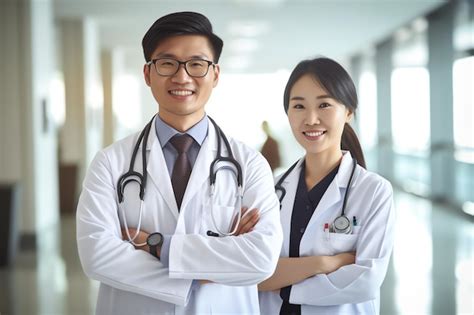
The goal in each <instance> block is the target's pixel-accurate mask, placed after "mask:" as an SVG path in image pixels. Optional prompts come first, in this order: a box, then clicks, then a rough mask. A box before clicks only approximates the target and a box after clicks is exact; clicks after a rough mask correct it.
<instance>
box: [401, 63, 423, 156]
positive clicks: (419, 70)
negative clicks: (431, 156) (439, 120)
mask: <svg viewBox="0 0 474 315" xmlns="http://www.w3.org/2000/svg"><path fill="white" fill-rule="evenodd" d="M429 93H430V90H429V74H428V70H427V69H426V68H424V67H406V68H398V69H395V70H394V71H393V73H392V131H393V141H394V150H395V151H397V152H399V153H410V154H414V155H417V154H416V153H418V155H419V154H423V153H426V152H427V150H428V148H429V140H430V103H429V97H430V96H429Z"/></svg>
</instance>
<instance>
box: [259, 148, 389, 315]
mask: <svg viewBox="0 0 474 315" xmlns="http://www.w3.org/2000/svg"><path fill="white" fill-rule="evenodd" d="M303 160H304V159H301V160H300V161H299V162H298V164H297V166H296V167H295V168H294V169H293V171H292V172H291V173H290V174H289V175H288V177H287V178H286V179H285V180H284V181H283V183H282V186H283V187H284V188H285V189H286V192H287V193H286V196H285V198H284V199H283V202H282V209H281V224H282V226H283V235H284V241H283V247H282V250H281V254H280V256H281V257H288V256H289V238H290V229H291V214H292V212H293V203H294V200H295V195H296V189H297V187H298V180H299V174H300V172H301V165H302V162H303ZM352 161H353V160H352V157H351V154H350V153H349V152H344V156H343V158H342V161H341V164H340V166H339V171H338V173H337V175H336V177H335V178H334V180H333V181H332V182H331V184H330V185H329V187H328V189H327V190H326V192H325V194H324V195H323V197H322V198H321V200H320V202H319V204H318V206H317V207H316V209H315V211H314V213H313V216H312V217H311V219H310V221H309V223H308V226H307V227H306V229H305V232H304V235H303V237H302V239H301V243H300V257H303V256H322V255H335V254H339V253H343V252H351V251H355V252H356V259H355V264H351V265H347V266H344V267H342V268H340V269H338V270H336V271H335V272H332V273H330V274H327V275H326V274H320V275H316V276H314V277H311V278H308V279H306V280H303V281H301V282H299V283H296V284H294V285H293V286H292V288H291V293H290V300H289V302H290V303H292V304H301V314H303V315H304V314H328V315H335V314H364V315H366V314H378V313H379V309H380V286H381V285H382V282H383V279H384V278H385V274H386V272H387V267H388V263H389V260H390V255H391V252H392V247H393V240H394V235H393V232H394V219H395V216H394V208H393V196H392V195H393V192H392V187H391V185H390V183H389V182H388V181H387V180H385V179H384V178H382V177H380V176H378V175H377V174H374V173H371V172H369V171H366V170H365V169H364V168H362V167H361V166H359V165H357V166H356V169H355V172H354V177H353V179H352V185H351V187H350V190H349V195H348V199H347V204H346V210H345V214H346V216H347V217H348V218H349V219H350V220H351V221H352V218H353V216H356V220H357V226H355V227H354V228H353V232H352V234H338V233H329V232H327V233H326V232H325V231H324V224H325V223H329V225H331V224H332V223H333V222H334V219H336V218H337V217H338V216H340V215H341V210H342V203H343V200H344V194H345V192H346V190H347V184H348V181H349V177H350V175H351V171H352V165H353V164H352ZM277 180H278V178H277ZM279 293H280V292H279V290H278V291H277V292H260V309H261V312H262V314H278V313H279V312H280V308H281V305H282V299H281V298H280V295H279Z"/></svg>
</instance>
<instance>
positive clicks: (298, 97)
mask: <svg viewBox="0 0 474 315" xmlns="http://www.w3.org/2000/svg"><path fill="white" fill-rule="evenodd" d="M325 98H331V99H334V97H332V96H331V95H326V94H325V95H319V96H318V97H316V99H317V100H320V99H325ZM304 100H305V98H304V97H302V96H293V97H292V98H290V101H304Z"/></svg>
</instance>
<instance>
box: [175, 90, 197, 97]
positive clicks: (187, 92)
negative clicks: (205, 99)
mask: <svg viewBox="0 0 474 315" xmlns="http://www.w3.org/2000/svg"><path fill="white" fill-rule="evenodd" d="M169 93H170V94H171V95H176V96H189V95H192V94H194V92H193V91H190V90H170V91H169Z"/></svg>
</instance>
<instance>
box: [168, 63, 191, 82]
mask: <svg viewBox="0 0 474 315" xmlns="http://www.w3.org/2000/svg"><path fill="white" fill-rule="evenodd" d="M171 81H172V82H174V83H188V82H191V81H192V78H191V77H190V76H189V74H188V73H187V72H186V69H185V67H184V65H179V68H178V72H176V73H175V74H174V75H173V76H172V77H171Z"/></svg>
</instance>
